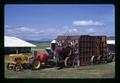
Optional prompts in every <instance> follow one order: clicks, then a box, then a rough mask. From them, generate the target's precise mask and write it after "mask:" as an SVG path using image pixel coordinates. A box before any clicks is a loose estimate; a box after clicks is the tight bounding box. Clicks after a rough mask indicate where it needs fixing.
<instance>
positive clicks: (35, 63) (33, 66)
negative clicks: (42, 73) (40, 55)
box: [31, 59, 41, 70]
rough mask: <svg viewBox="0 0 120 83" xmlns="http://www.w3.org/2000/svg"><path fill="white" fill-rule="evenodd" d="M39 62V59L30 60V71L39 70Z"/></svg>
mask: <svg viewBox="0 0 120 83" xmlns="http://www.w3.org/2000/svg"><path fill="white" fill-rule="evenodd" d="M40 66H41V62H40V60H39V59H32V60H31V69H32V70H38V69H40Z"/></svg>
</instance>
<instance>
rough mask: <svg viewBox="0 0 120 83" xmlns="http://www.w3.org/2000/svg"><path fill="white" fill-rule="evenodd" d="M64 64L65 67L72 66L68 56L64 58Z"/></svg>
mask: <svg viewBox="0 0 120 83" xmlns="http://www.w3.org/2000/svg"><path fill="white" fill-rule="evenodd" d="M64 65H65V67H71V66H72V62H71V60H70V57H66V58H65V61H64Z"/></svg>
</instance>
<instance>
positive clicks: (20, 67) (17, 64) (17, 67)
mask: <svg viewBox="0 0 120 83" xmlns="http://www.w3.org/2000/svg"><path fill="white" fill-rule="evenodd" d="M13 70H14V71H17V72H19V71H21V70H22V65H21V63H20V62H17V63H16V64H15V66H14V67H13Z"/></svg>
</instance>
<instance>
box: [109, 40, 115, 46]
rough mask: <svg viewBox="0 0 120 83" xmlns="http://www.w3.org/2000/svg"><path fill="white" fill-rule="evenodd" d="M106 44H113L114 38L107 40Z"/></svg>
mask: <svg viewBox="0 0 120 83" xmlns="http://www.w3.org/2000/svg"><path fill="white" fill-rule="evenodd" d="M107 44H113V45H115V40H107Z"/></svg>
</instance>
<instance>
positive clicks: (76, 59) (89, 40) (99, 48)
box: [46, 35, 115, 67]
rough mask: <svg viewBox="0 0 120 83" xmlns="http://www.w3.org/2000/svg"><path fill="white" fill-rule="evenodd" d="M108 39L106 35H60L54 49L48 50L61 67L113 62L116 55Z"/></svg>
mask: <svg viewBox="0 0 120 83" xmlns="http://www.w3.org/2000/svg"><path fill="white" fill-rule="evenodd" d="M106 41H107V40H106V36H89V35H81V36H79V35H78V36H58V37H57V38H56V43H54V49H53V50H52V51H51V52H50V50H48V49H46V50H47V52H48V54H49V55H53V59H54V60H55V62H56V64H57V65H58V66H60V67H61V66H62V67H63V66H64V67H79V66H81V65H89V64H98V63H107V62H112V61H113V59H114V57H115V55H114V54H113V53H112V52H111V51H110V50H109V48H108V47H107V43H106ZM51 48H52V47H51Z"/></svg>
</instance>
